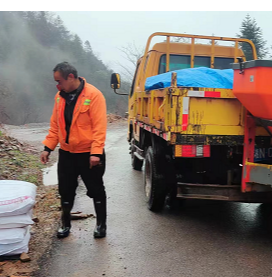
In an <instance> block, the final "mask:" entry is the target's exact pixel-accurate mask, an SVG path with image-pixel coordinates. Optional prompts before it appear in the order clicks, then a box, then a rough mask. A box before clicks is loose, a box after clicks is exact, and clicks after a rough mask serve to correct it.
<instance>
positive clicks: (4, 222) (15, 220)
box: [0, 210, 34, 229]
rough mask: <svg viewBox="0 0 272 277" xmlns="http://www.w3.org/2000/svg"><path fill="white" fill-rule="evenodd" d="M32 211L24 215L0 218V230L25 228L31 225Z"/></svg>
mask: <svg viewBox="0 0 272 277" xmlns="http://www.w3.org/2000/svg"><path fill="white" fill-rule="evenodd" d="M31 218H32V210H30V211H29V212H28V213H26V214H20V215H12V216H4V217H0V229H11V228H21V227H27V226H28V225H31V224H33V223H34V222H33V220H32V219H31Z"/></svg>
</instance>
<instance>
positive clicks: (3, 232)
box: [0, 227, 27, 245]
mask: <svg viewBox="0 0 272 277" xmlns="http://www.w3.org/2000/svg"><path fill="white" fill-rule="evenodd" d="M26 232H27V227H26V228H13V229H0V245H1V244H11V243H18V242H21V241H23V240H24V238H25V235H26Z"/></svg>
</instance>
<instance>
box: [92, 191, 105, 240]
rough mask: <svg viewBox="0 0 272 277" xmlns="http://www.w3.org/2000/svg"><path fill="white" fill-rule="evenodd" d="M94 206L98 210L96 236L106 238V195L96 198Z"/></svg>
mask: <svg viewBox="0 0 272 277" xmlns="http://www.w3.org/2000/svg"><path fill="white" fill-rule="evenodd" d="M94 208H95V212H96V226H95V229H94V238H104V237H105V236H106V229H107V226H106V218H107V200H106V197H105V198H103V199H101V200H98V199H94Z"/></svg>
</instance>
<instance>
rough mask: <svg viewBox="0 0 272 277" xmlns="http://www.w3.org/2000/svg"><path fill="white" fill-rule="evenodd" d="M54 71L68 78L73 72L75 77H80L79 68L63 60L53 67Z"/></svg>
mask: <svg viewBox="0 0 272 277" xmlns="http://www.w3.org/2000/svg"><path fill="white" fill-rule="evenodd" d="M53 71H54V72H56V71H58V72H60V73H61V76H62V77H63V78H64V79H65V80H67V78H68V76H69V74H71V73H72V74H73V75H74V77H75V78H78V74H77V70H76V69H75V67H73V66H72V65H70V64H69V63H68V62H62V63H59V64H57V65H56V66H55V68H54V69H53Z"/></svg>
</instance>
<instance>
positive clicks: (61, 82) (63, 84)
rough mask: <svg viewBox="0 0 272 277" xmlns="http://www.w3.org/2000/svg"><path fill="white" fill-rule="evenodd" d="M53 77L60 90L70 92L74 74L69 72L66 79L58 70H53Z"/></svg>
mask: <svg viewBox="0 0 272 277" xmlns="http://www.w3.org/2000/svg"><path fill="white" fill-rule="evenodd" d="M54 79H55V81H56V82H57V83H58V87H59V88H60V90H63V91H65V92H71V91H72V90H73V89H72V87H73V83H74V80H75V78H74V75H73V74H69V75H68V77H67V80H65V79H64V78H63V77H62V75H61V73H60V72H59V71H56V72H54Z"/></svg>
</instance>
